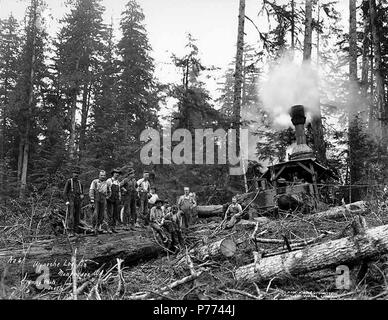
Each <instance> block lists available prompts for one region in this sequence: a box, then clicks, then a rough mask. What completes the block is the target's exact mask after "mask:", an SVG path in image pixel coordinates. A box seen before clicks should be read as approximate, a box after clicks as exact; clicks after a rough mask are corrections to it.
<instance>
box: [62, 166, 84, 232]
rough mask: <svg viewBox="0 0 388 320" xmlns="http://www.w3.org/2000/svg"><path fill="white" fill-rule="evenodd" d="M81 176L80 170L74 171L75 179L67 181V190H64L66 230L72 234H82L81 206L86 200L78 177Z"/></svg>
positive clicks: (75, 169)
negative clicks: (80, 226)
mask: <svg viewBox="0 0 388 320" xmlns="http://www.w3.org/2000/svg"><path fill="white" fill-rule="evenodd" d="M79 174H80V169H79V168H74V169H73V177H72V178H70V179H69V180H67V181H66V185H65V189H64V190H63V197H64V198H65V201H66V217H65V221H66V224H67V225H66V229H68V230H69V231H70V234H71V235H72V234H73V233H80V228H79V224H80V219H81V204H82V200H83V198H84V195H83V191H84V190H83V186H82V183H81V181H80V180H79V178H78V176H79Z"/></svg>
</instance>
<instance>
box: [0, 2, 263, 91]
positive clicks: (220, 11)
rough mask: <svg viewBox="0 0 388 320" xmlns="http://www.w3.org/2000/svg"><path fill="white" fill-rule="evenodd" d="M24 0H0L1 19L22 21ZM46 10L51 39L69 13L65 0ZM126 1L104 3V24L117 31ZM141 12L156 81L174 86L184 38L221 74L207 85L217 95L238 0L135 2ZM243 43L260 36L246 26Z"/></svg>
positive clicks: (251, 10)
mask: <svg viewBox="0 0 388 320" xmlns="http://www.w3.org/2000/svg"><path fill="white" fill-rule="evenodd" d="M28 2H29V1H28V0H0V17H1V18H5V17H7V16H8V15H9V14H10V13H12V14H13V15H14V16H15V17H16V18H17V19H19V20H20V19H22V18H23V16H24V13H25V9H26V6H27V4H28ZM46 2H47V4H48V8H47V10H46V12H45V16H46V17H47V29H48V31H49V33H50V34H51V35H53V36H54V35H55V33H56V32H57V31H58V28H59V25H58V23H57V20H58V19H60V18H61V17H63V15H64V14H65V13H66V12H67V9H66V7H65V0H46ZM126 3H127V1H126V0H104V1H103V4H104V6H105V7H106V14H105V21H106V22H107V23H110V21H111V19H112V18H113V22H114V25H115V27H116V28H117V29H118V24H119V20H120V15H121V12H122V11H123V10H124V7H125V4H126ZM138 3H139V4H140V6H141V7H142V8H143V10H144V14H145V24H146V28H147V31H148V36H149V40H150V44H151V46H152V49H153V52H152V56H153V58H154V59H155V64H156V76H157V77H158V78H159V79H160V80H162V81H166V82H172V81H177V80H178V79H179V78H178V75H177V70H176V69H175V68H174V67H173V66H172V65H171V59H170V57H171V54H172V53H175V54H177V55H178V56H179V55H181V54H183V53H184V46H185V44H186V40H187V36H186V35H187V33H191V34H192V36H193V37H194V38H196V39H198V42H197V44H198V47H199V50H200V57H201V58H202V61H203V63H204V64H205V65H214V66H216V67H219V68H221V69H222V71H219V72H217V73H216V74H215V75H214V77H213V78H210V79H208V80H207V81H206V82H207V85H208V87H209V90H210V91H211V92H212V95H213V96H216V95H217V94H216V92H215V90H216V87H217V81H219V79H216V78H219V77H220V76H221V75H222V74H223V72H224V71H225V69H226V68H227V66H228V64H229V63H230V62H231V61H232V59H233V57H234V55H235V51H236V49H235V48H236V40H237V23H238V21H237V19H238V5H239V0H138ZM257 13H258V1H257V0H246V15H247V16H249V17H250V18H251V19H252V20H255V21H256V22H258V17H257ZM245 32H246V39H245V40H246V42H248V43H251V44H253V45H255V44H256V45H257V44H258V43H259V42H258V33H257V31H256V30H255V29H254V27H253V26H252V24H251V23H250V22H249V21H246V30H245Z"/></svg>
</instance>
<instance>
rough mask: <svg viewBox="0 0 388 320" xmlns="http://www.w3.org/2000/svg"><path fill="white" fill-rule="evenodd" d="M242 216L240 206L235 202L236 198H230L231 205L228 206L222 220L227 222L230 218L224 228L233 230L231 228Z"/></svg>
mask: <svg viewBox="0 0 388 320" xmlns="http://www.w3.org/2000/svg"><path fill="white" fill-rule="evenodd" d="M242 215H243V210H242V207H241V205H240V204H239V203H238V202H237V198H236V197H233V198H232V203H231V204H230V205H229V207H228V209H227V210H226V212H225V218H224V220H227V219H228V218H230V220H229V221H228V222H227V223H226V225H225V228H226V229H230V228H233V226H234V225H235V224H236V223H237V222H238V221H240V220H241V217H242Z"/></svg>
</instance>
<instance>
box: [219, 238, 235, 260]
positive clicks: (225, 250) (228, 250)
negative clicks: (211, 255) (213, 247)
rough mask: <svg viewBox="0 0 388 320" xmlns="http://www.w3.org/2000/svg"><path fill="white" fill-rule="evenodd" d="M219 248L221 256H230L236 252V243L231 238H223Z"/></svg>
mask: <svg viewBox="0 0 388 320" xmlns="http://www.w3.org/2000/svg"><path fill="white" fill-rule="evenodd" d="M220 250H221V253H222V255H223V256H225V257H227V258H230V257H233V256H234V254H235V253H236V250H237V247H236V243H235V242H234V241H233V240H232V239H224V240H223V241H222V242H221V244H220Z"/></svg>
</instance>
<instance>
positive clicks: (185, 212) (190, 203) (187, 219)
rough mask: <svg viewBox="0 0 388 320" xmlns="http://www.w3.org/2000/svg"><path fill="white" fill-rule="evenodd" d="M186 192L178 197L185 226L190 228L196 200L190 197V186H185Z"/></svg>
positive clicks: (179, 208)
mask: <svg viewBox="0 0 388 320" xmlns="http://www.w3.org/2000/svg"><path fill="white" fill-rule="evenodd" d="M183 190H184V194H183V195H182V196H180V197H179V199H178V210H179V214H181V216H182V220H183V223H182V224H183V226H184V228H185V229H186V228H188V227H189V226H190V224H191V212H192V209H193V207H194V206H196V203H195V201H194V200H193V198H192V197H190V189H189V187H185V188H184V189H183Z"/></svg>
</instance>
